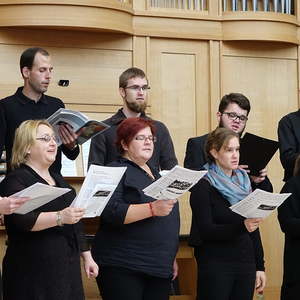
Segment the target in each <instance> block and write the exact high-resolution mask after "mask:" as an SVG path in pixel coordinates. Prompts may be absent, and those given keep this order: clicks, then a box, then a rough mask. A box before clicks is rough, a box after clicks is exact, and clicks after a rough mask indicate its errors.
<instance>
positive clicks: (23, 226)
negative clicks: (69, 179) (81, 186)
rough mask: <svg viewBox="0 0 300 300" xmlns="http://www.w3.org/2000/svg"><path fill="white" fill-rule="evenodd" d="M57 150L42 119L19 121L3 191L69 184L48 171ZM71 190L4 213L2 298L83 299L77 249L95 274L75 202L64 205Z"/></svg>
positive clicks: (72, 193)
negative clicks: (42, 202)
mask: <svg viewBox="0 0 300 300" xmlns="http://www.w3.org/2000/svg"><path fill="white" fill-rule="evenodd" d="M56 153H57V143H56V137H55V135H54V132H53V129H52V127H51V125H50V124H49V123H48V122H47V121H45V120H35V121H34V120H29V121H25V122H23V123H22V124H21V125H20V127H19V128H18V129H17V131H16V135H15V140H14V146H13V155H12V168H13V171H11V172H10V173H9V174H8V175H7V176H6V178H5V179H4V180H3V181H2V183H1V190H2V191H3V193H4V195H6V196H8V195H11V194H14V193H16V192H18V191H20V190H23V189H24V188H26V187H28V186H31V185H33V184H34V183H37V182H40V183H43V184H47V185H51V186H56V187H64V188H71V187H70V186H69V185H68V184H67V183H66V182H65V181H64V179H63V177H62V176H61V175H60V174H56V173H53V172H51V171H49V167H50V166H51V164H52V163H53V162H54V161H55V157H56ZM74 197H75V191H74V189H72V188H71V191H70V192H68V193H66V194H64V195H63V196H60V197H58V198H56V199H54V200H53V201H51V202H49V203H47V204H45V205H42V206H41V207H39V208H37V209H35V210H33V211H31V212H29V213H27V214H25V215H20V214H12V215H9V216H5V226H6V230H7V235H8V247H7V250H6V254H5V257H4V259H3V298H4V300H19V299H22V300H27V299H28V300H29V299H30V300H32V299H43V300H53V299H59V300H83V299H84V294H83V287H82V281H81V271H80V253H81V256H82V258H83V261H84V267H85V271H86V273H87V275H88V277H90V276H92V277H95V276H97V274H98V266H97V265H96V263H95V262H94V260H93V259H92V257H91V254H90V251H89V249H88V247H87V245H86V242H85V240H84V236H83V233H82V230H81V226H80V223H78V222H79V220H80V219H81V218H82V216H83V214H84V210H83V209H81V208H73V207H70V204H71V202H72V201H73V199H74Z"/></svg>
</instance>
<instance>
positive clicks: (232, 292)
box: [197, 261, 256, 300]
mask: <svg viewBox="0 0 300 300" xmlns="http://www.w3.org/2000/svg"><path fill="white" fill-rule="evenodd" d="M197 263H198V261H197ZM255 278H256V270H255V265H254V264H241V265H239V264H235V265H233V264H231V263H217V262H213V263H208V264H203V262H199V263H198V280H197V283H198V284H197V300H252V298H253V294H254V289H255Z"/></svg>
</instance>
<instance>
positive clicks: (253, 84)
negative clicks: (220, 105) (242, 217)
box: [221, 43, 298, 300]
mask: <svg viewBox="0 0 300 300" xmlns="http://www.w3.org/2000/svg"><path fill="white" fill-rule="evenodd" d="M243 46H245V45H243V44H242V45H241V47H240V44H234V43H230V44H229V45H227V44H226V43H224V44H223V47H222V49H223V51H222V54H223V55H222V74H221V77H222V92H223V94H225V93H230V92H241V93H243V94H245V95H246V96H247V97H249V99H250V101H251V106H252V108H251V112H250V115H249V121H248V124H247V130H246V131H248V132H251V133H254V134H258V135H261V136H264V137H267V138H271V139H275V140H277V125H278V121H279V120H280V118H281V117H282V116H283V115H285V114H287V113H289V112H290V111H294V110H297V108H298V93H297V85H298V82H297V76H298V75H297V72H298V71H297V68H298V65H297V56H296V55H297V48H296V47H293V46H291V47H287V46H285V47H283V46H282V45H276V44H274V45H272V47H270V46H271V44H267V45H266V44H263V45H262V46H260V44H256V45H253V44H252V46H251V49H250V50H249V49H247V48H244V47H243ZM276 46H277V47H276ZM255 48H256V50H255ZM268 172H269V177H270V180H271V181H272V183H273V186H274V190H275V191H276V192H279V191H280V189H281V187H282V185H283V183H282V178H283V169H282V167H281V164H280V161H279V154H278V152H277V153H276V155H275V157H274V158H273V159H272V161H271V162H270V164H269V166H268ZM261 232H262V239H263V244H264V250H265V259H266V272H267V275H268V285H267V289H266V296H267V297H268V298H267V299H274V300H275V299H278V298H279V292H280V285H281V280H282V253H283V234H282V233H281V231H280V228H279V224H278V221H277V215H276V214H273V215H272V216H271V217H269V218H268V219H266V220H265V221H264V223H263V225H262V226H261ZM269 297H270V298H269Z"/></svg>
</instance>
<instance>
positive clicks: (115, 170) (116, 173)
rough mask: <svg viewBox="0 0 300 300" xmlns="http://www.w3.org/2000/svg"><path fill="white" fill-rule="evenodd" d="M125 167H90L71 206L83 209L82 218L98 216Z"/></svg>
mask: <svg viewBox="0 0 300 300" xmlns="http://www.w3.org/2000/svg"><path fill="white" fill-rule="evenodd" d="M125 171H126V167H104V166H97V165H91V166H90V168H89V170H88V173H87V175H86V177H85V179H84V182H83V184H82V187H81V189H80V191H79V194H78V196H77V197H76V199H75V200H74V201H73V203H72V206H74V207H81V208H85V209H86V211H85V214H84V216H83V217H84V218H92V217H96V216H100V215H101V213H102V211H103V209H104V208H105V206H106V204H107V203H108V201H109V199H110V197H111V196H112V194H113V192H114V191H115V189H116V187H117V185H118V184H119V182H120V180H121V178H122V176H123V174H124V173H125Z"/></svg>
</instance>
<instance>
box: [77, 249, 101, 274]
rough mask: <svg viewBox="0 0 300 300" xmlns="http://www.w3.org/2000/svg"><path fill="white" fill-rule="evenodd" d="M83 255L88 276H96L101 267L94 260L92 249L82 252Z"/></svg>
mask: <svg viewBox="0 0 300 300" xmlns="http://www.w3.org/2000/svg"><path fill="white" fill-rule="evenodd" d="M81 256H82V258H83V263H84V270H85V273H86V276H87V277H88V278H96V277H97V276H98V273H99V267H98V265H97V264H96V262H95V261H94V259H93V257H92V255H91V251H85V252H82V253H81Z"/></svg>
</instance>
